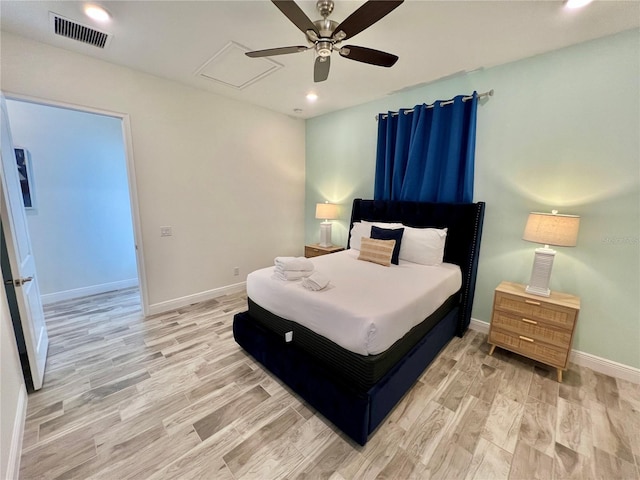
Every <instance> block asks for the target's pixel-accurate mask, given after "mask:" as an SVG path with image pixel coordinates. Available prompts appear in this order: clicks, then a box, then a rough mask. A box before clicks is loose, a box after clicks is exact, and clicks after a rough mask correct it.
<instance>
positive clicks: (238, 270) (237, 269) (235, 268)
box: [233, 267, 240, 277]
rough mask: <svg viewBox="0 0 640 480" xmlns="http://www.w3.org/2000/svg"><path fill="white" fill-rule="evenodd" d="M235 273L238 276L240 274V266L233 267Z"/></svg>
mask: <svg viewBox="0 0 640 480" xmlns="http://www.w3.org/2000/svg"><path fill="white" fill-rule="evenodd" d="M233 275H234V276H236V277H237V276H238V275H240V267H233Z"/></svg>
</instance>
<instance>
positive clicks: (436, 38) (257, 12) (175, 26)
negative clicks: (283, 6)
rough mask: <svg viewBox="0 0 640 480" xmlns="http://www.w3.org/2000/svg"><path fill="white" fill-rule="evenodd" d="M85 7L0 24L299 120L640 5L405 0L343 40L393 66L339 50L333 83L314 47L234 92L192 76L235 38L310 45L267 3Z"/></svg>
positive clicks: (511, 55) (32, 9)
mask: <svg viewBox="0 0 640 480" xmlns="http://www.w3.org/2000/svg"><path fill="white" fill-rule="evenodd" d="M85 3H87V2H76V1H49V2H38V1H24V0H21V1H7V0H1V1H0V16H1V28H2V30H3V31H8V32H12V33H16V34H19V35H22V36H25V37H29V38H32V39H35V40H38V41H40V42H43V43H47V44H50V45H53V46H56V47H60V48H64V49H67V50H71V51H74V52H78V53H82V54H85V55H89V56H92V57H95V58H99V59H102V60H105V61H108V62H112V63H116V64H120V65H126V66H128V67H131V68H134V69H137V70H140V71H143V72H147V73H150V74H153V75H157V76H160V77H165V78H168V79H172V80H175V81H178V82H181V83H184V84H187V85H191V86H194V87H197V88H201V89H205V90H209V91H212V92H215V93H218V94H220V95H224V96H227V97H232V98H236V99H238V100H242V101H246V102H250V103H253V104H256V105H261V106H263V107H266V108H269V109H272V110H275V111H279V112H282V113H285V114H288V115H293V116H297V117H300V118H310V117H313V116H317V115H320V114H323V113H327V112H331V111H335V110H339V109H342V108H346V107H350V106H353V105H358V104H361V103H364V102H367V101H370V100H374V99H378V98H381V97H384V96H385V95H388V94H390V93H393V92H396V91H398V90H402V89H406V88H407V87H411V86H415V85H420V84H424V83H428V82H432V81H434V80H437V79H439V78H443V77H448V76H451V75H455V74H460V73H461V72H470V71H472V70H476V69H478V68H488V67H492V66H495V65H500V64H503V63H507V62H510V61H514V60H517V59H521V58H526V57H529V56H532V55H536V54H540V53H543V52H547V51H551V50H555V49H558V48H562V47H564V46H568V45H572V44H576V43H580V42H584V41H586V40H590V39H594V38H598V37H602V36H606V35H611V34H613V33H617V32H620V31H623V30H627V29H631V28H638V27H640V0H633V1H596V2H594V3H592V4H590V5H588V6H587V7H585V8H583V9H581V10H568V9H566V8H564V7H563V2H562V1H556V0H553V1H551V0H548V1H542V0H539V1H516V0H511V1H478V0H476V1H455V0H449V1H419V0H407V1H405V2H404V3H403V4H402V5H400V7H398V8H397V9H396V10H394V11H393V12H391V13H390V14H389V15H388V16H386V17H385V18H383V19H382V20H380V21H379V22H378V23H376V24H374V25H373V26H371V27H370V28H369V29H367V30H365V31H364V32H362V33H360V34H358V35H357V36H355V37H353V39H349V40H348V42H347V43H349V44H353V45H359V46H365V47H369V48H374V49H377V50H383V51H387V52H390V53H394V54H396V55H398V56H399V57H400V60H399V61H398V63H397V64H396V65H395V66H394V67H392V68H389V69H387V68H382V67H376V66H371V65H367V64H363V63H359V62H354V61H351V60H347V59H345V58H342V57H340V56H339V55H338V54H337V53H335V52H334V54H333V55H332V59H331V61H332V63H331V72H330V74H329V79H328V80H327V81H325V82H322V83H317V84H315V83H313V62H314V52H313V51H311V50H310V51H307V52H303V53H296V54H291V55H280V56H277V57H272V59H273V60H275V61H276V62H277V63H279V64H281V65H282V68H280V69H277V70H276V71H275V72H273V73H270V74H269V75H267V76H265V77H263V78H261V79H260V80H258V81H256V82H255V83H253V84H251V85H249V86H247V87H245V88H243V89H236V88H233V87H229V86H226V85H222V84H219V83H216V82H214V81H212V80H207V79H204V78H202V77H200V76H198V75H197V74H196V72H197V71H198V70H199V69H200V68H201V67H202V66H203V65H204V64H205V63H206V62H207V61H209V60H210V59H211V57H213V56H214V55H215V54H216V53H217V52H218V51H220V50H221V49H222V48H223V47H225V46H226V45H227V44H228V43H229V42H231V41H233V42H236V43H238V44H240V45H243V46H245V47H248V48H249V49H251V50H261V49H266V48H274V47H281V46H291V45H305V41H304V36H303V34H302V33H301V32H300V31H299V30H298V29H297V28H296V27H295V26H294V25H293V24H292V23H291V22H290V21H289V20H288V19H287V18H286V17H285V16H284V15H283V14H282V13H281V12H280V11H279V10H278V9H277V8H276V7H275V6H274V5H273V4H272V3H271V2H269V1H267V0H259V1H246V0H232V1H97V2H93V3H97V4H100V5H102V6H104V7H105V8H106V9H107V10H108V11H109V12H110V13H111V15H112V20H111V22H110V23H109V24H107V25H101V24H98V23H97V22H95V21H93V20H90V19H89V18H87V17H86V16H85V15H84V13H83V11H82V7H83V5H85ZM363 3H364V2H363V1H351V0H336V5H335V9H334V12H333V14H332V15H331V17H330V18H331V19H333V20H336V21H338V22H340V21H341V20H344V19H345V18H346V17H347V16H348V15H349V14H351V13H352V12H353V11H355V10H356V9H357V8H358V7H359V6H360V5H362V4H363ZM298 4H299V5H300V6H301V8H302V9H303V10H304V12H305V13H306V14H307V15H308V16H309V17H310V18H311V19H312V20H317V19H319V17H320V16H319V14H318V13H317V11H316V10H315V1H307V0H304V1H299V2H298ZM50 11H52V12H55V13H58V14H60V15H62V16H64V17H67V18H69V19H71V20H75V21H77V22H79V23H83V24H87V25H93V26H94V27H95V28H97V29H99V30H103V31H106V32H108V33H110V34H112V35H113V38H112V40H111V42H110V44H109V45H108V46H107V48H106V49H105V50H101V49H98V48H96V47H92V46H88V45H84V44H82V43H80V42H76V41H73V40H69V39H66V38H63V37H60V36H57V35H54V34H53V32H52V29H51V27H50V24H49V12H50ZM249 60H252V59H249ZM255 60H257V61H260V60H261V59H255ZM230 76H231V77H233V76H234V75H233V74H232V75H230ZM309 91H315V92H316V93H317V94H318V96H319V99H318V101H317V102H316V103H314V104H309V103H308V102H307V101H306V99H305V95H306V94H307V93H308V92H309ZM295 109H301V110H302V111H301V112H294V110H295Z"/></svg>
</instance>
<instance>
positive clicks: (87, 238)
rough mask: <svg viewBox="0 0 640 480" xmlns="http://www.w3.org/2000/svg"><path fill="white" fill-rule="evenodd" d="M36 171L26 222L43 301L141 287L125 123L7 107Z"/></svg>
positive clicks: (46, 109) (15, 103)
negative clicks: (136, 253) (125, 144)
mask: <svg viewBox="0 0 640 480" xmlns="http://www.w3.org/2000/svg"><path fill="white" fill-rule="evenodd" d="M7 108H8V111H9V119H10V123H11V131H12V134H13V141H14V144H15V145H16V146H19V147H23V148H26V149H27V150H28V151H29V152H30V154H31V161H32V163H33V168H32V170H33V182H34V183H33V185H32V190H33V191H34V193H35V208H34V209H27V221H28V224H29V232H30V235H31V242H32V246H33V252H34V255H35V258H36V268H37V271H38V277H39V285H40V291H41V292H42V296H43V301H44V302H45V303H46V302H51V301H58V300H64V299H66V298H73V297H78V296H83V295H92V294H95V293H100V292H104V291H109V290H115V289H117V288H124V287H127V286H133V285H137V284H138V279H137V277H138V273H137V267H136V257H135V243H134V236H133V225H132V221H131V207H130V200H129V187H128V179H127V170H126V158H125V149H124V143H123V136H122V126H121V120H120V119H118V118H113V117H107V116H103V115H95V114H90V113H85V112H79V111H75V110H67V109H63V108H57V107H50V106H45V105H38V104H33V103H27V102H19V101H13V100H7Z"/></svg>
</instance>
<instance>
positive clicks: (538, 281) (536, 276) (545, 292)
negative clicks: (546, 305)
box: [525, 247, 556, 297]
mask: <svg viewBox="0 0 640 480" xmlns="http://www.w3.org/2000/svg"><path fill="white" fill-rule="evenodd" d="M555 256H556V251H555V250H553V249H552V248H548V247H545V248H536V256H535V259H534V261H533V269H532V270H531V280H529V285H527V288H526V289H525V291H526V292H527V293H531V294H533V295H540V296H541V297H548V296H549V295H551V290H549V280H550V279H551V269H552V268H553V259H554V258H555Z"/></svg>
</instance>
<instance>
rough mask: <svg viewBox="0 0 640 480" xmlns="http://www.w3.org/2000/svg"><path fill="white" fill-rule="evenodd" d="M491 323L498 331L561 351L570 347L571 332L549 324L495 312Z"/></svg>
mask: <svg viewBox="0 0 640 480" xmlns="http://www.w3.org/2000/svg"><path fill="white" fill-rule="evenodd" d="M491 323H492V324H493V325H495V327H496V328H499V329H500V330H504V331H508V332H509V333H512V334H514V335H516V336H517V335H525V336H527V337H530V338H533V339H535V340H539V341H542V342H544V343H548V344H551V345H554V346H557V347H560V348H562V349H567V348H569V347H570V346H571V330H566V329H563V328H554V327H553V326H550V324H549V323H546V322H543V321H540V320H533V319H532V318H527V317H523V316H516V315H512V314H509V313H504V312H501V311H499V310H496V311H495V312H494V313H493V318H492V319H491Z"/></svg>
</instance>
